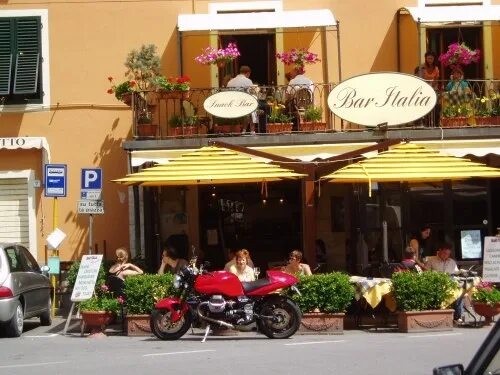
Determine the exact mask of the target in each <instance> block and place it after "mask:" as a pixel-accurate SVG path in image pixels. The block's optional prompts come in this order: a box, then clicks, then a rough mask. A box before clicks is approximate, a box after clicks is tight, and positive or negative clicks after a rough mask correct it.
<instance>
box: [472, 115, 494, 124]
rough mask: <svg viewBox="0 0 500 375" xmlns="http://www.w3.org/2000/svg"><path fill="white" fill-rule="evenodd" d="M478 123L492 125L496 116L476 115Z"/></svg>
mask: <svg viewBox="0 0 500 375" xmlns="http://www.w3.org/2000/svg"><path fill="white" fill-rule="evenodd" d="M475 119H476V125H492V124H493V121H494V120H495V117H493V116H476V117H475Z"/></svg>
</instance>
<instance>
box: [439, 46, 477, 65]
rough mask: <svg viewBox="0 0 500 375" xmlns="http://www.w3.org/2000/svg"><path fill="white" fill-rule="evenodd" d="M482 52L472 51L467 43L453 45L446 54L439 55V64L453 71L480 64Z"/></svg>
mask: <svg viewBox="0 0 500 375" xmlns="http://www.w3.org/2000/svg"><path fill="white" fill-rule="evenodd" d="M479 59H480V51H479V50H478V49H475V50H472V49H470V48H469V47H468V46H467V45H466V44H465V43H458V42H455V43H451V44H450V45H449V46H448V50H447V51H446V52H445V53H442V54H441V55H439V62H441V64H443V65H444V66H449V67H450V68H452V69H456V68H457V67H461V66H463V65H469V64H472V63H477V62H479Z"/></svg>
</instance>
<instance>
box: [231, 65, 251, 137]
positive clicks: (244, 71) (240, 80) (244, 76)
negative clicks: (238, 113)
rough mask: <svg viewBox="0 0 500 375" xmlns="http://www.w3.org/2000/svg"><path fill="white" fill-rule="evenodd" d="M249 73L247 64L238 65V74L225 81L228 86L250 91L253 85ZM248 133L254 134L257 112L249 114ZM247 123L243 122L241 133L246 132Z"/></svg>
mask: <svg viewBox="0 0 500 375" xmlns="http://www.w3.org/2000/svg"><path fill="white" fill-rule="evenodd" d="M250 74H252V69H250V67H249V66H247V65H242V66H240V74H238V75H237V76H236V77H234V78H233V79H231V80H229V82H228V83H227V87H228V88H235V89H240V90H242V91H251V88H252V87H253V86H254V84H253V82H252V80H251V79H250ZM249 120H250V121H246V122H250V133H251V134H255V123H256V122H257V113H256V112H252V113H251V115H250V119H249ZM247 125H248V124H246V123H245V124H243V126H244V129H243V133H245V132H246V130H247V129H246V128H247Z"/></svg>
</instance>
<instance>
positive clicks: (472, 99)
mask: <svg viewBox="0 0 500 375" xmlns="http://www.w3.org/2000/svg"><path fill="white" fill-rule="evenodd" d="M434 85H435V87H436V89H437V92H438V104H437V105H436V107H435V108H434V110H433V111H432V112H431V113H430V114H429V115H427V116H425V117H423V118H421V119H419V120H417V121H414V122H411V123H407V124H402V125H399V126H397V127H393V129H394V128H404V129H408V128H427V127H467V126H500V80H468V81H467V84H466V85H462V87H461V88H460V89H459V90H448V91H447V86H448V82H445V81H442V82H437V83H434ZM287 87H288V86H260V87H259V88H258V90H257V91H253V92H252V91H250V93H251V94H253V95H255V96H256V98H257V99H258V102H259V109H258V110H257V118H258V124H256V126H255V132H256V134H258V135H262V136H264V135H266V134H270V133H274V134H276V133H310V132H314V133H317V132H334V131H359V130H365V129H366V128H365V127H364V126H360V125H357V124H353V123H349V122H347V121H344V120H341V119H340V118H338V117H337V116H335V115H334V114H333V112H331V111H330V110H329V108H328V105H327V98H328V95H329V93H330V91H331V90H332V89H333V87H335V83H324V84H314V85H313V87H312V88H311V89H310V90H307V89H301V90H298V91H292V92H288V93H287ZM448 89H450V87H448ZM222 90H227V89H223V88H206V89H191V90H189V91H188V92H187V93H186V92H174V93H170V94H162V93H157V92H153V91H146V92H135V93H134V95H133V103H132V108H133V136H134V138H137V139H168V138H172V137H208V136H210V137H212V136H217V135H225V136H227V135H233V136H235V135H241V134H242V132H243V131H245V130H249V128H248V122H249V121H250V117H247V118H242V119H241V121H234V120H233V121H230V120H227V119H218V118H215V117H213V116H211V115H210V114H208V113H206V111H205V110H204V108H203V102H204V101H205V99H206V98H207V97H209V96H210V95H212V94H215V93H217V92H219V91H222ZM311 106H314V107H319V108H320V113H321V120H320V121H317V122H316V123H315V124H313V125H311V124H310V123H308V122H307V121H306V120H307V116H306V111H307V109H308V108H310V107H311ZM280 110H281V111H282V113H284V114H286V115H288V116H289V117H290V118H291V120H290V123H291V125H281V127H280V125H278V126H275V125H270V121H269V115H270V114H271V113H272V112H273V113H275V114H276V113H277V112H278V111H280ZM254 118H255V117H254ZM148 119H150V120H151V122H150V123H148Z"/></svg>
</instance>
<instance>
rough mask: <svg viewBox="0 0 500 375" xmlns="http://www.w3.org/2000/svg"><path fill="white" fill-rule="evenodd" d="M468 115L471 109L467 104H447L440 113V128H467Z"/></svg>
mask: <svg viewBox="0 0 500 375" xmlns="http://www.w3.org/2000/svg"><path fill="white" fill-rule="evenodd" d="M470 114H471V108H470V107H469V106H468V105H467V104H448V105H446V106H444V107H443V110H442V111H441V126H442V127H443V128H448V127H460V126H467V119H468V117H469V116H470Z"/></svg>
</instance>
